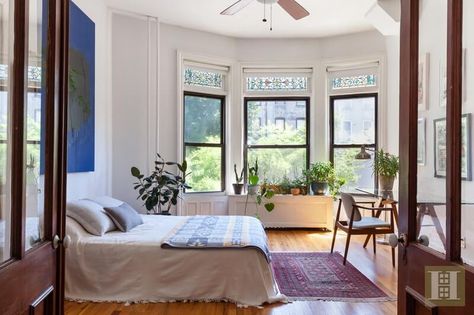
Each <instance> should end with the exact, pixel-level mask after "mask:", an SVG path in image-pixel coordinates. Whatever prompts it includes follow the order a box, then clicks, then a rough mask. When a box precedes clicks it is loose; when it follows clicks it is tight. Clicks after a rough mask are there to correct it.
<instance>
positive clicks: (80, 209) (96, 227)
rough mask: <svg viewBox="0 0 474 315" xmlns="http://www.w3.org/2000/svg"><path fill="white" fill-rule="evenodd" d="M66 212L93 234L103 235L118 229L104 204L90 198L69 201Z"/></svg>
mask: <svg viewBox="0 0 474 315" xmlns="http://www.w3.org/2000/svg"><path fill="white" fill-rule="evenodd" d="M66 214H67V216H68V217H71V218H73V219H74V220H76V221H77V222H78V223H79V224H80V225H82V227H83V228H84V229H85V230H86V231H87V232H89V233H90V234H93V235H97V236H102V235H104V234H105V233H107V232H110V231H113V230H115V229H116V227H115V224H114V222H112V220H111V219H110V218H109V216H108V215H107V214H106V213H105V211H104V209H103V208H102V206H101V205H99V204H97V203H95V202H93V201H90V200H86V199H82V200H76V201H69V202H68V203H67V205H66Z"/></svg>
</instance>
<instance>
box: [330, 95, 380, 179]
mask: <svg viewBox="0 0 474 315" xmlns="http://www.w3.org/2000/svg"><path fill="white" fill-rule="evenodd" d="M376 121H377V94H358V95H344V96H333V97H331V131H332V132H331V160H332V162H333V163H334V168H335V171H336V175H337V176H338V177H340V178H343V179H344V180H345V181H346V187H361V188H373V187H374V183H375V179H374V176H373V172H372V165H373V156H374V152H371V151H370V150H372V151H375V149H376V148H377V131H376V126H377V124H376ZM362 145H364V146H365V147H366V148H368V151H369V153H370V154H371V156H372V159H370V160H356V159H355V156H356V155H357V153H358V152H359V151H360V148H361V146H362Z"/></svg>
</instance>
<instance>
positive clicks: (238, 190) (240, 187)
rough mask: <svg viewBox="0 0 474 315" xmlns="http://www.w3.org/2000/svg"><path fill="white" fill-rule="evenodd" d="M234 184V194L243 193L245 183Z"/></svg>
mask: <svg viewBox="0 0 474 315" xmlns="http://www.w3.org/2000/svg"><path fill="white" fill-rule="evenodd" d="M232 186H233V187H234V194H236V195H242V190H243V188H244V184H232Z"/></svg>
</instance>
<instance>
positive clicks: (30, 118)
mask: <svg viewBox="0 0 474 315" xmlns="http://www.w3.org/2000/svg"><path fill="white" fill-rule="evenodd" d="M46 5H47V1H43V0H31V1H30V3H29V24H30V26H29V29H28V38H29V41H28V77H27V87H26V89H27V99H26V107H25V111H26V121H25V128H26V132H25V135H26V156H25V167H26V170H25V174H26V179H25V185H26V187H25V194H26V196H25V198H26V203H25V204H26V225H25V250H28V249H30V248H31V247H33V246H35V245H37V244H39V243H40V242H41V241H42V240H43V239H44V189H43V188H44V171H45V169H44V168H45V165H44V149H45V142H44V135H43V133H44V132H45V122H46V121H45V120H46V119H45V118H46V117H45V113H46V106H45V104H46V88H45V83H46V67H45V65H46V64H47V51H46V45H47V23H46V21H47V7H46ZM43 21H44V22H45V23H43Z"/></svg>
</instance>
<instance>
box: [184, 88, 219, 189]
mask: <svg viewBox="0 0 474 315" xmlns="http://www.w3.org/2000/svg"><path fill="white" fill-rule="evenodd" d="M224 156H225V154H224V97H220V96H213V95H205V94H194V93H187V92H185V95H184V159H185V160H186V161H187V163H188V170H189V172H190V173H191V174H190V175H189V176H188V178H187V179H186V181H187V183H188V184H189V186H191V187H192V188H191V189H189V190H187V192H217V191H224V189H225V187H224V186H225V184H224V183H225V179H224V166H225V161H224Z"/></svg>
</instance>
